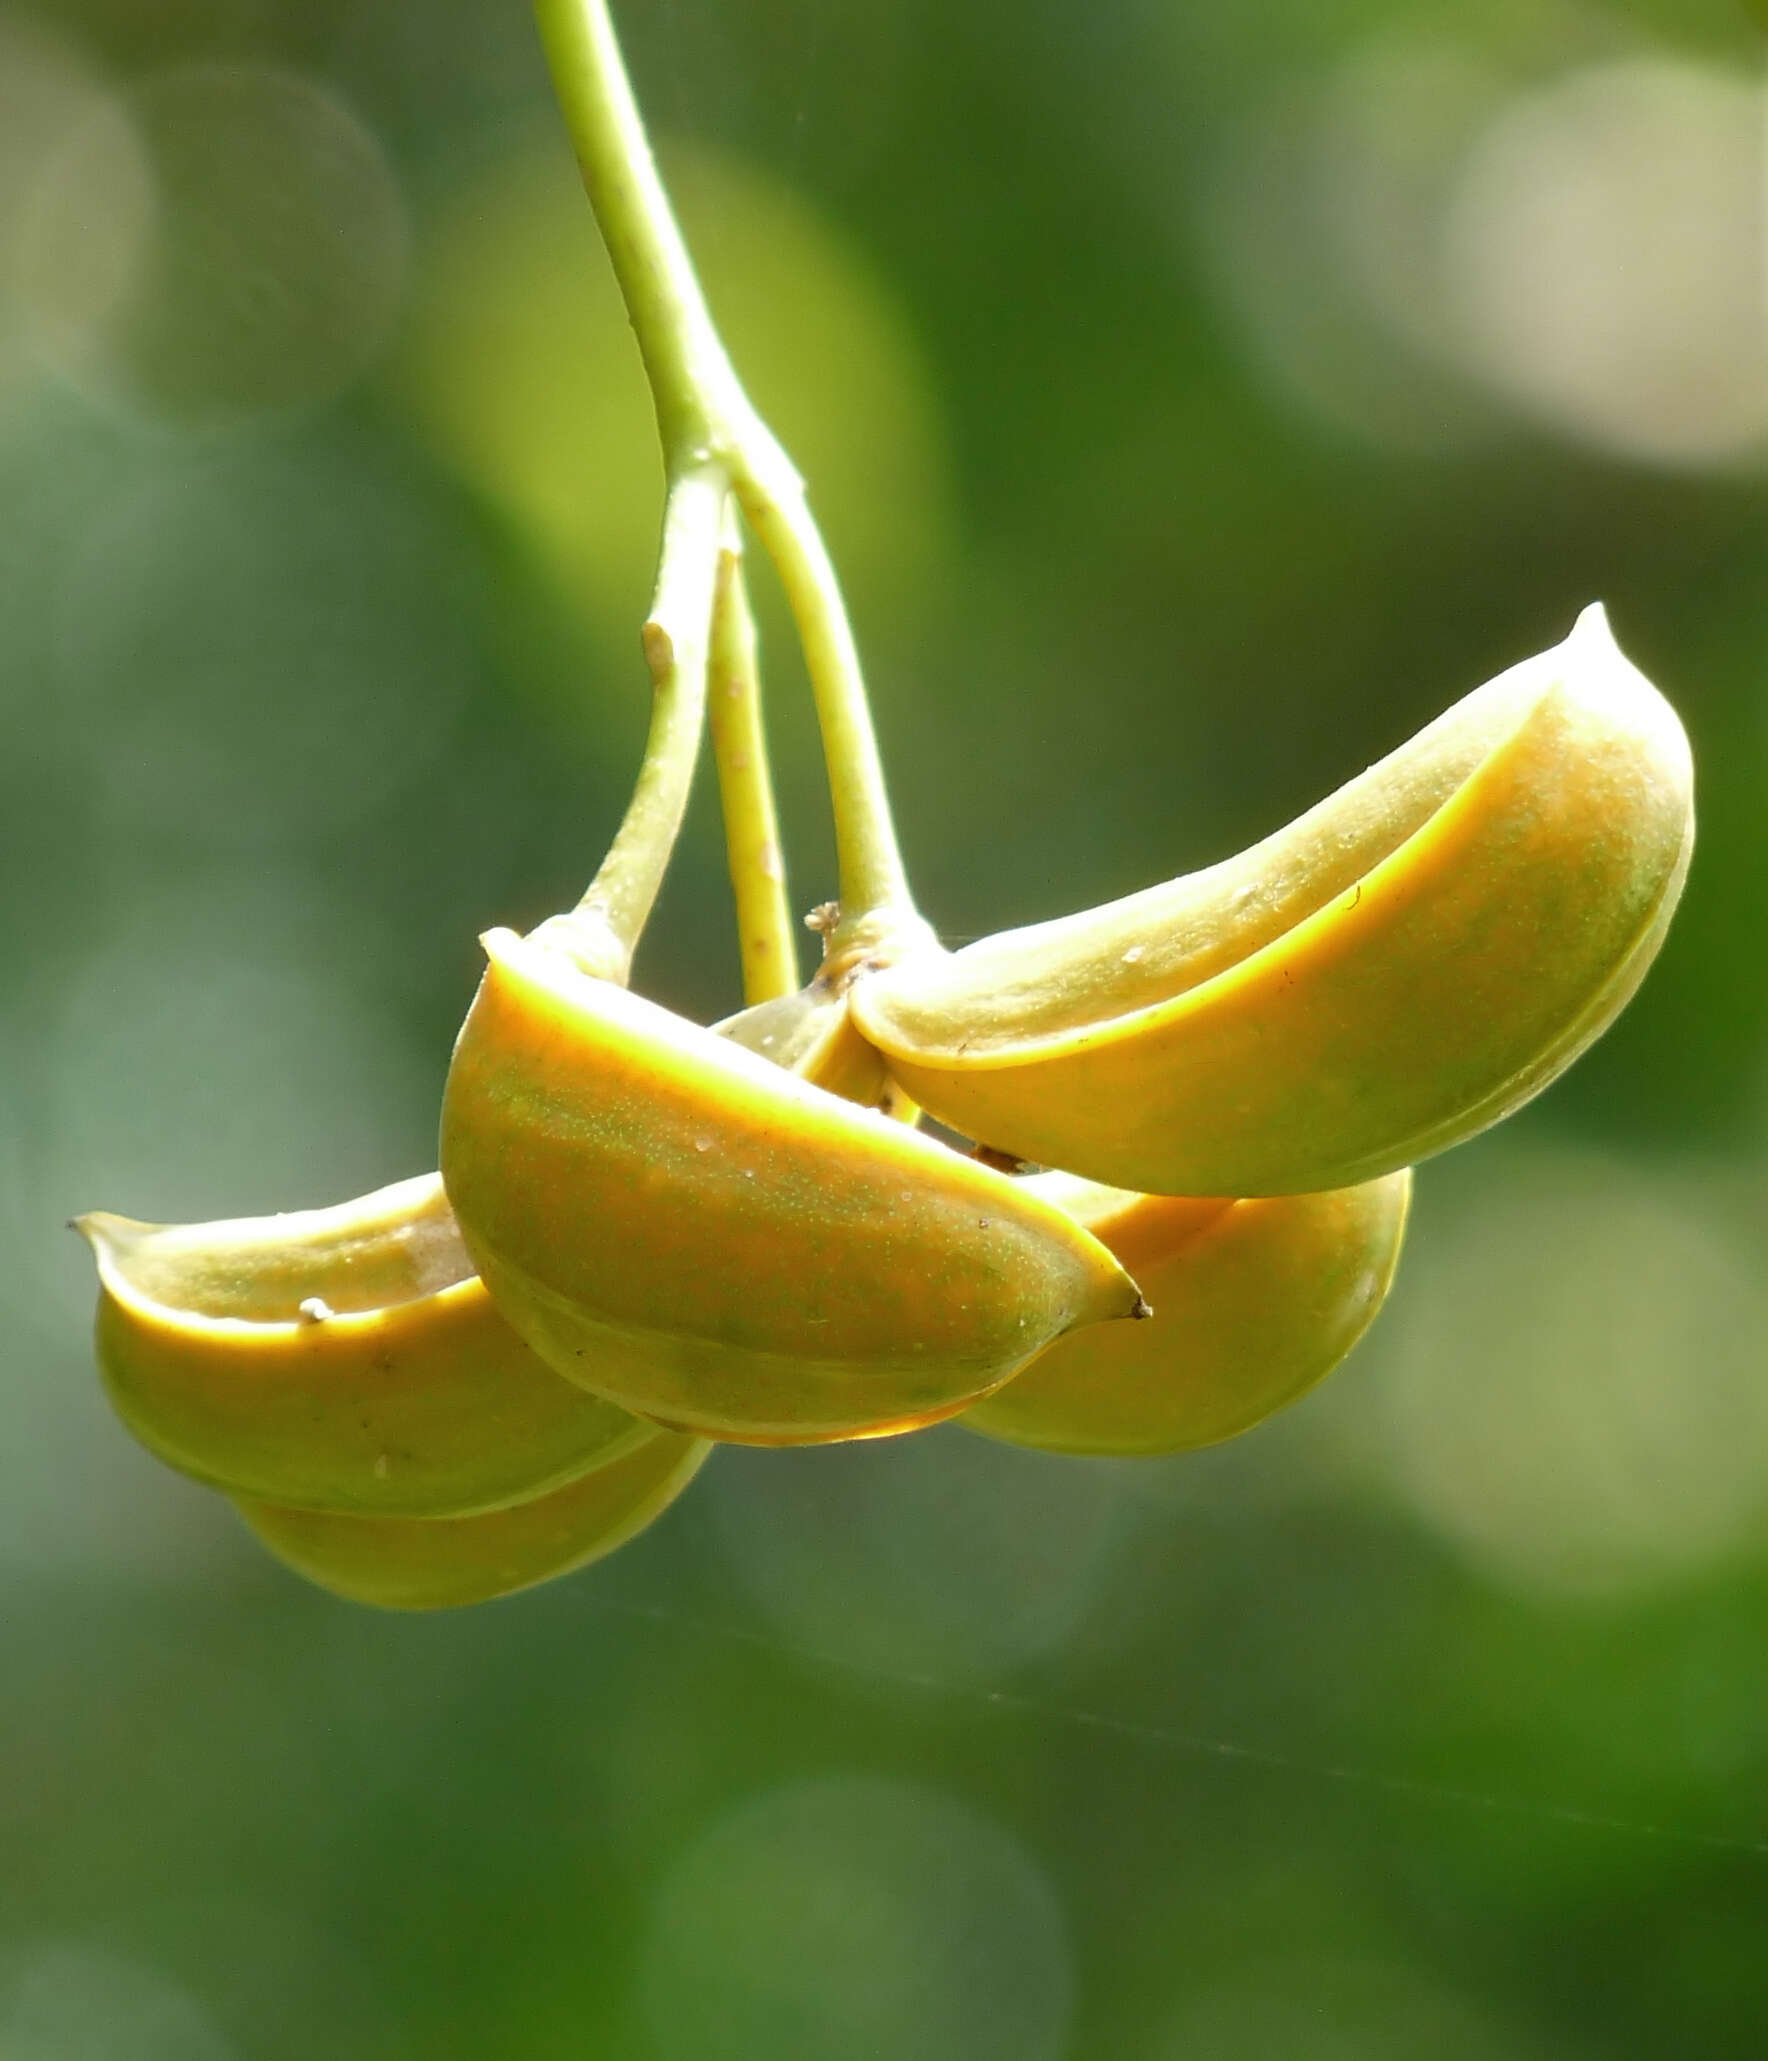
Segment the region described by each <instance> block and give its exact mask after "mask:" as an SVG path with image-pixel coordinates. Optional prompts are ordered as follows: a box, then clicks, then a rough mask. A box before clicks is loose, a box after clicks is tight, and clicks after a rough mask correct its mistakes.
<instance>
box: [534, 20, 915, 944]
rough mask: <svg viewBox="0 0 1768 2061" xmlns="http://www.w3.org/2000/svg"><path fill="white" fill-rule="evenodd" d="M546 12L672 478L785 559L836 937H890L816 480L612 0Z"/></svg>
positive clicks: (858, 680)
mask: <svg viewBox="0 0 1768 2061" xmlns="http://www.w3.org/2000/svg"><path fill="white" fill-rule="evenodd" d="M536 15H537V18H538V20H539V23H540V31H541V39H542V41H543V43H544V45H545V48H546V54H547V61H548V63H549V64H550V65H551V67H552V72H553V78H554V81H555V84H556V86H557V89H558V95H559V104H560V107H561V108H562V110H563V112H564V115H565V120H566V123H567V126H568V127H569V129H570V132H571V138H572V143H573V146H574V148H575V150H576V154H577V161H578V164H579V166H580V168H581V170H582V173H583V183H584V185H585V187H586V188H587V190H588V193H589V199H590V205H591V207H592V208H593V209H594V211H595V216H596V221H597V223H598V224H599V225H600V228H601V232H602V238H603V241H604V242H605V243H606V245H607V248H608V255H609V257H610V259H611V260H612V262H613V266H614V272H615V276H616V278H617V279H618V280H619V283H620V290H621V293H622V295H623V296H624V298H625V301H626V307H627V312H628V314H629V315H630V317H631V319H632V326H633V329H634V331H635V332H636V334H637V337H638V345H639V351H640V354H641V355H642V357H643V359H644V365H645V371H646V375H647V377H648V378H649V380H650V384H651V393H652V397H653V399H654V401H655V404H656V409H657V426H658V431H659V433H660V435H661V437H662V441H663V455H664V464H665V467H666V468H667V471H668V474H669V478H670V480H671V483H672V491H673V486H674V484H675V483H676V482H678V481H679V480H680V478H681V477H682V475H683V474H684V472H686V471H688V470H690V469H692V470H700V471H704V472H705V473H706V474H707V475H708V476H712V477H717V476H720V475H722V476H723V477H724V478H726V479H727V480H728V483H729V484H730V486H732V487H733V488H734V489H735V491H736V493H737V496H738V498H739V500H740V501H741V503H742V507H743V511H744V513H745V514H746V515H747V517H748V519H749V522H750V525H751V527H752V528H753V529H754V531H755V533H756V535H757V536H758V537H759V538H760V539H761V541H762V544H763V546H764V547H765V548H766V550H767V551H768V553H769V555H770V556H771V557H772V558H773V560H774V562H775V564H776V565H777V566H778V567H779V571H780V577H781V580H782V583H783V584H784V586H785V589H786V595H787V599H788V601H789V602H790V604H791V607H792V611H793V614H794V617H795V618H796V621H797V624H798V630H799V635H800V637H801V639H802V641H803V645H804V654H805V661H806V665H807V668H808V671H809V673H810V681H811V688H812V692H813V693H814V695H815V698H816V706H817V718H818V723H819V725H820V728H821V731H822V737H823V754H824V758H825V761H826V763H827V766H828V774H829V794H830V803H831V807H832V809H833V812H834V818H835V841H836V849H837V854H838V857H839V862H840V886H841V902H842V909H843V916H842V922H841V925H840V928H839V930H838V931H837V932H836V934H835V937H834V938H833V939H832V940H831V944H832V946H833V947H834V948H836V949H837V950H839V949H841V948H842V947H844V946H845V947H849V948H853V947H858V946H865V947H868V948H869V947H870V946H872V945H873V944H879V945H881V944H883V943H884V942H885V941H886V940H887V939H888V937H889V935H890V934H891V933H892V932H895V931H901V930H903V929H905V928H907V927H909V926H914V927H916V928H919V927H920V920H919V918H918V917H916V915H915V913H914V907H913V903H912V901H911V900H910V897H909V892H908V886H907V881H906V878H905V875H904V870H903V864H902V856H901V851H900V848H899V846H898V843H897V838H896V831H895V826H894V824H893V822H892V820H891V814H890V804H889V798H888V796H887V794H886V792H885V787H884V777H883V770H882V763H881V761H880V758H879V754H878V746H877V739H876V736H875V734H874V732H873V728H872V717H871V709H870V706H869V704H868V702H867V700H866V692H865V682H864V679H863V676H862V674H861V671H860V664H859V656H858V652H857V650H856V649H855V646H854V641H853V633H852V630H851V628H850V627H849V624H848V620H847V611H846V608H845V606H844V605H843V603H842V600H841V593H840V588H839V586H838V584H837V582H836V579H835V573H834V568H833V567H832V565H831V564H830V562H829V555H828V552H827V550H826V549H825V547H824V545H823V541H822V536H821V534H820V532H819V531H818V529H817V525H816V522H815V519H814V518H813V517H812V515H811V513H810V508H809V504H808V502H807V501H806V499H805V495H804V487H803V482H802V481H801V480H800V479H799V477H798V474H797V472H796V471H795V470H794V469H793V467H792V464H791V462H790V460H789V459H788V458H787V457H786V455H785V453H784V451H783V450H782V449H781V448H780V445H779V443H778V442H777V440H776V439H775V438H774V436H773V434H772V432H771V431H770V430H769V429H768V428H767V426H766V425H765V424H764V423H763V422H762V420H761V418H760V417H759V416H758V415H757V414H756V412H755V410H754V408H753V407H752V406H751V404H750V402H749V400H748V398H747V396H746V395H745V394H744V392H743V390H742V387H741V385H740V384H739V382H738V380H737V377H736V374H735V373H734V371H733V370H732V369H731V364H730V360H729V358H728V357H727V356H726V354H725V350H724V347H723V345H722V344H721V343H720V341H719V338H718V333H717V330H716V328H715V327H714V325H713V322H712V317H711V314H710V312H709V311H708V309H707V306H706V302H705V297H704V296H703V295H702V293H701V292H700V288H699V285H698V282H697V281H696V279H695V277H694V272H693V267H692V264H691V262H690V260H689V258H688V254H687V249H686V246H685V245H684V243H683V242H682V238H681V232H680V231H679V229H678V228H677V227H676V224H675V220H674V217H673V215H672V214H671V213H670V209H669V202H668V199H667V197H666V196H665V194H664V191H663V186H662V182H661V180H660V179H659V178H658V176H657V170H656V164H655V161H654V160H653V158H652V156H651V151H650V146H649V144H648V143H647V141H646V139H645V134H644V128H643V125H642V123H641V122H640V119H639V114H638V109H637V106H636V104H635V102H634V100H633V97H632V89H631V86H630V85H629V84H628V82H627V78H626V73H625V70H624V67H623V66H622V63H621V60H620V52H619V46H618V45H617V43H616V41H615V38H614V31H613V26H612V24H611V22H610V20H609V18H608V11H607V7H606V5H605V0H536ZM659 820H661V819H659ZM678 820H679V819H678ZM646 834H651V835H655V834H656V833H655V830H654V829H653V830H652V831H651V832H649V833H646ZM671 834H673V832H672V833H671ZM622 835H623V836H624V831H623V833H622ZM637 835H638V833H637V832H635V836H637ZM610 856H612V855H610ZM659 870H660V869H659ZM593 892H594V890H592V894H593Z"/></svg>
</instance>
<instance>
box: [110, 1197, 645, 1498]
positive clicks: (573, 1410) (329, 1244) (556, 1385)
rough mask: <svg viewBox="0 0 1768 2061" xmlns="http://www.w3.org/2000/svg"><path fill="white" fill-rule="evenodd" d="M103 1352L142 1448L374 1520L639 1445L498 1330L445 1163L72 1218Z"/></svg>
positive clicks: (594, 1463)
mask: <svg viewBox="0 0 1768 2061" xmlns="http://www.w3.org/2000/svg"><path fill="white" fill-rule="evenodd" d="M78 1228H79V1229H80V1230H81V1231H82V1232H83V1233H84V1234H85V1236H86V1238H87V1240H88V1242H89V1243H90V1244H91V1246H92V1249H93V1251H94V1253H95V1255H96V1256H97V1260H98V1272H99V1283H100V1294H99V1304H98V1323H97V1343H98V1362H99V1366H100V1369H101V1370H102V1372H103V1375H104V1379H105V1385H106V1387H107V1389H108V1391H109V1394H110V1398H111V1402H112V1404H113V1405H114V1407H115V1409H116V1411H117V1414H118V1415H119V1416H120V1417H121V1418H122V1420H123V1422H124V1423H125V1424H126V1425H127V1426H128V1427H129V1429H130V1430H131V1431H132V1432H133V1433H134V1434H135V1436H136V1437H137V1438H138V1439H140V1441H141V1442H142V1444H143V1445H145V1446H146V1447H147V1448H148V1450H149V1451H150V1452H152V1453H154V1454H156V1455H157V1456H158V1457H159V1458H160V1459H162V1460H164V1461H166V1462H167V1463H168V1464H169V1465H170V1466H173V1467H176V1468H177V1469H178V1470H179V1471H180V1472H181V1473H184V1474H189V1475H192V1476H194V1477H195V1478H196V1479H197V1480H198V1481H203V1482H207V1483H208V1484H210V1485H211V1486H213V1487H217V1488H221V1489H226V1490H235V1491H241V1492H243V1493H246V1494H249V1495H255V1496H263V1497H267V1498H269V1499H271V1500H273V1501H276V1502H281V1503H290V1504H298V1505H302V1506H304V1507H309V1508H315V1509H321V1510H336V1511H357V1512H361V1513H364V1514H376V1515H380V1516H384V1517H397V1516H405V1517H440V1516H454V1515H459V1514H462V1513H465V1512H469V1511H480V1510H490V1509H495V1508H497V1507H499V1506H500V1505H502V1504H507V1503H513V1502H516V1501H519V1500H521V1499H523V1498H526V1497H531V1496H535V1495H538V1494H540V1493H541V1492H542V1491H543V1490H547V1489H551V1488H555V1487H558V1486H559V1485H561V1484H562V1483H565V1482H568V1481H571V1480H574V1479H576V1478H577V1477H578V1476H579V1475H582V1474H586V1473H588V1472H589V1471H590V1470H591V1469H593V1468H596V1467H599V1466H602V1465H604V1464H606V1463H607V1462H609V1461H613V1460H617V1459H619V1458H620V1457H621V1456H622V1455H623V1454H625V1453H627V1452H630V1451H632V1450H633V1449H634V1448H635V1447H637V1446H639V1445H642V1444H644V1443H645V1442H647V1441H648V1440H649V1439H650V1438H652V1437H653V1436H654V1435H655V1431H654V1427H652V1426H651V1425H648V1424H646V1423H644V1422H642V1421H641V1420H640V1419H638V1418H636V1417H634V1416H632V1415H631V1414H630V1413H629V1412H627V1411H624V1410H621V1409H619V1408H618V1407H617V1406H616V1405H614V1404H612V1403H609V1402H606V1401H604V1400H601V1399H599V1398H596V1397H592V1396H588V1395H585V1394H584V1393H583V1392H582V1390H580V1389H578V1388H575V1387H573V1386H572V1385H571V1384H570V1383H569V1382H565V1381H561V1380H560V1379H559V1378H558V1376H557V1375H556V1374H555V1373H553V1371H552V1370H551V1369H550V1368H549V1367H548V1366H547V1365H546V1364H545V1363H544V1362H543V1361H542V1360H541V1359H540V1358H539V1357H538V1355H536V1354H535V1353H534V1352H533V1351H531V1350H530V1348H529V1347H528V1346H526V1345H525V1344H523V1342H522V1340H521V1339H520V1338H518V1337H517V1336H516V1334H515V1333H514V1332H513V1331H512V1330H511V1329H510V1327H509V1325H508V1324H507V1323H506V1322H505V1321H504V1319H503V1318H502V1317H501V1316H500V1315H499V1313H498V1311H497V1309H496V1307H495V1305H494V1304H493V1303H492V1300H491V1298H490V1296H489V1295H488V1294H487V1293H486V1292H485V1289H484V1286H483V1285H482V1284H481V1283H480V1282H479V1281H478V1280H477V1279H476V1278H475V1277H474V1274H473V1266H472V1261H471V1260H470V1259H469V1258H468V1257H467V1254H466V1248H465V1247H464V1246H463V1245H462V1243H461V1239H460V1234H459V1232H458V1230H457V1229H456V1227H455V1223H454V1218H453V1216H452V1214H451V1213H450V1211H449V1208H448V1201H447V1198H446V1196H445V1195H444V1194H443V1192H442V1182H441V1178H440V1176H438V1175H436V1174H426V1175H424V1176H422V1177H421V1178H419V1179H417V1180H412V1181H401V1182H398V1183H396V1184H395V1185H394V1186H392V1187H390V1188H383V1189H380V1190H377V1191H376V1192H375V1193H374V1194H372V1195H366V1196H362V1197H360V1198H359V1199H357V1200H356V1201H354V1202H348V1203H341V1204H339V1205H337V1206H336V1207H334V1208H330V1209H318V1210H300V1211H291V1212H289V1213H287V1214H285V1215H280V1216H268V1217H244V1218H238V1219H234V1220H231V1221H227V1222H222V1223H213V1224H142V1223H136V1222H134V1221H133V1220H131V1219H130V1218H127V1217H117V1216H110V1215H108V1214H105V1213H103V1212H95V1213H94V1214H92V1215H90V1216H86V1217H82V1218H80V1219H79V1223H78Z"/></svg>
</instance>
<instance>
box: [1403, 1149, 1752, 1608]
mask: <svg viewBox="0 0 1768 2061" xmlns="http://www.w3.org/2000/svg"><path fill="white" fill-rule="evenodd" d="M1487 1168H1488V1172H1487V1178H1486V1179H1484V1180H1481V1181H1480V1182H1478V1183H1477V1184H1476V1185H1473V1186H1471V1187H1470V1188H1469V1190H1468V1191H1466V1192H1465V1193H1464V1194H1463V1195H1462V1197H1460V1198H1459V1203H1460V1206H1459V1207H1457V1206H1456V1203H1455V1199H1454V1198H1451V1197H1444V1198H1442V1199H1441V1202H1439V1205H1438V1207H1439V1212H1440V1213H1439V1214H1437V1215H1436V1217H1435V1219H1434V1221H1433V1217H1432V1213H1431V1210H1430V1208H1429V1206H1428V1205H1427V1207H1426V1208H1425V1209H1424V1210H1422V1211H1421V1212H1420V1217H1421V1223H1420V1225H1419V1227H1418V1228H1419V1231H1420V1232H1421V1234H1422V1235H1419V1236H1417V1237H1416V1238H1415V1239H1414V1242H1413V1247H1412V1251H1411V1253H1410V1254H1409V1256H1408V1264H1407V1273H1408V1275H1409V1277H1410V1278H1409V1279H1408V1280H1407V1281H1406V1284H1405V1289H1406V1292H1405V1294H1404V1295H1403V1296H1402V1297H1400V1298H1397V1300H1396V1307H1395V1308H1394V1309H1393V1310H1392V1311H1391V1312H1390V1313H1389V1321H1388V1326H1387V1329H1386V1334H1385V1337H1384V1338H1383V1339H1382V1341H1381V1345H1382V1350H1381V1351H1380V1353H1379V1354H1378V1355H1377V1356H1376V1357H1375V1360H1374V1363H1373V1364H1374V1367H1375V1369H1376V1370H1378V1371H1377V1375H1376V1379H1375V1381H1374V1382H1373V1384H1372V1385H1373V1386H1374V1388H1375V1390H1376V1392H1377V1397H1378V1404H1377V1407H1378V1409H1379V1413H1380V1416H1381V1419H1382V1422H1383V1427H1384V1434H1385V1441H1386V1454H1387V1460H1388V1465H1389V1467H1390V1468H1391V1471H1392V1478H1393V1480H1394V1481H1395V1482H1396V1483H1397V1485H1398V1486H1399V1488H1400V1489H1401V1491H1402V1493H1403V1494H1404V1495H1405V1496H1406V1497H1407V1499H1408V1500H1409V1501H1410V1502H1412V1504H1413V1505H1414V1506H1415V1507H1416V1509H1417V1510H1418V1511H1419V1513H1420V1514H1421V1515H1422V1516H1423V1517H1424V1518H1425V1519H1426V1520H1427V1521H1428V1522H1429V1523H1430V1524H1431V1525H1432V1526H1433V1527H1434V1528H1435V1529H1437V1530H1438V1531H1440V1532H1441V1533H1443V1534H1444V1535H1445V1536H1446V1537H1447V1538H1449V1539H1451V1540H1452V1541H1453V1542H1454V1543H1455V1544H1456V1545H1457V1546H1459V1547H1460V1548H1461V1549H1462V1550H1463V1551H1464V1552H1465V1553H1467V1554H1468V1556H1469V1557H1470V1558H1472V1559H1473V1560H1474V1561H1476V1562H1477V1563H1478V1564H1479V1565H1480V1566H1481V1567H1482V1568H1483V1569H1484V1570H1485V1571H1486V1572H1487V1573H1488V1574H1490V1575H1492V1576H1494V1577H1496V1578H1497V1579H1499V1580H1501V1581H1503V1582H1506V1583H1509V1584H1514V1585H1516V1586H1518V1587H1522V1588H1525V1589H1531V1590H1540V1591H1544V1592H1547V1593H1550V1594H1560V1595H1574V1596H1588V1597H1593V1598H1597V1597H1608V1596H1622V1595H1625V1594H1627V1593H1629V1592H1631V1591H1634V1590H1636V1589H1641V1588H1651V1587H1654V1586H1658V1585H1661V1584H1662V1583H1664V1582H1666V1581H1673V1580H1676V1579H1679V1578H1684V1577H1688V1576H1692V1575H1695V1574H1698V1573H1699V1572H1701V1571H1702V1570H1703V1569H1705V1568H1707V1567H1708V1566H1709V1565H1711V1564H1712V1563H1714V1562H1716V1561H1719V1560H1722V1559H1723V1558H1724V1557H1725V1556H1727V1555H1729V1554H1734V1553H1736V1552H1738V1551H1740V1550H1747V1549H1748V1548H1749V1547H1750V1545H1751V1544H1752V1542H1757V1541H1760V1539H1761V1538H1762V1537H1763V1535H1764V1531H1765V1529H1768V1384H1765V1383H1764V1382H1763V1380H1762V1372H1761V1357H1762V1341H1763V1339H1764V1338H1768V1286H1765V1285H1764V1283H1763V1282H1762V1280H1761V1279H1760V1276H1759V1273H1758V1271H1757V1270H1756V1269H1755V1268H1754V1267H1753V1266H1752V1264H1751V1263H1750V1260H1749V1259H1748V1257H1747V1256H1746V1255H1745V1254H1744V1253H1743V1252H1742V1251H1740V1250H1736V1249H1734V1248H1733V1247H1732V1246H1731V1244H1730V1243H1729V1242H1728V1240H1727V1238H1726V1236H1725V1235H1724V1233H1723V1231H1722V1229H1721V1228H1720V1225H1719V1222H1718V1219H1717V1213H1716V1212H1712V1213H1709V1212H1708V1211H1706V1210H1703V1209H1701V1208H1699V1207H1696V1206H1691V1204H1690V1203H1689V1201H1688V1200H1687V1199H1686V1197H1685V1196H1684V1195H1683V1194H1679V1193H1678V1190H1677V1187H1676V1184H1675V1183H1674V1182H1673V1181H1671V1180H1669V1179H1666V1178H1648V1177H1647V1176H1645V1175H1643V1174H1641V1173H1639V1172H1636V1171H1634V1170H1633V1169H1631V1168H1630V1167H1628V1166H1627V1165H1626V1164H1625V1163H1624V1162H1620V1161H1610V1160H1605V1159H1601V1158H1598V1157H1596V1156H1594V1155H1583V1154H1577V1153H1571V1152H1550V1151H1546V1150H1542V1149H1536V1150H1534V1151H1528V1152H1524V1151H1516V1150H1512V1151H1510V1152H1507V1153H1492V1154H1490V1155H1489V1157H1488V1161H1487ZM1444 1205H1446V1206H1444Z"/></svg>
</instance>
